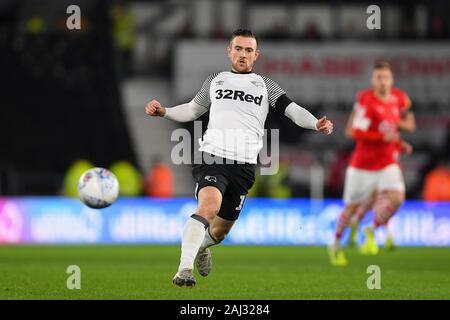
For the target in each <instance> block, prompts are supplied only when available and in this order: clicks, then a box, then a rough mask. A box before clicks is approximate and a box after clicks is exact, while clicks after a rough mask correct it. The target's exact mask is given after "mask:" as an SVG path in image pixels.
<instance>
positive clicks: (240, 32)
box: [230, 29, 258, 45]
mask: <svg viewBox="0 0 450 320" xmlns="http://www.w3.org/2000/svg"><path fill="white" fill-rule="evenodd" d="M236 37H246V38H253V39H255V40H256V45H258V39H257V38H256V35H255V34H254V33H253V32H252V31H251V30H249V29H236V30H234V31H233V33H232V34H231V39H230V43H231V42H232V41H233V39H234V38H236Z"/></svg>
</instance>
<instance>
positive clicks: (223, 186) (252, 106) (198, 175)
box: [146, 29, 333, 287]
mask: <svg viewBox="0 0 450 320" xmlns="http://www.w3.org/2000/svg"><path fill="white" fill-rule="evenodd" d="M227 54H228V57H229V59H230V62H231V70H230V71H223V72H219V73H214V74H212V75H210V76H209V77H207V79H206V80H205V82H204V83H203V86H202V88H201V89H200V91H199V92H198V93H197V95H196V96H195V97H194V99H193V100H191V101H190V102H188V103H185V104H182V105H178V106H175V107H172V108H165V107H163V106H162V105H161V104H160V102H158V101H156V100H152V101H150V102H149V103H148V104H147V107H146V113H147V114H149V115H151V116H160V117H164V118H166V119H170V120H174V121H178V122H187V121H193V120H195V119H197V118H198V117H200V116H201V115H202V114H204V113H205V112H207V111H209V112H210V113H209V123H208V128H207V130H206V132H205V134H204V136H203V138H202V139H200V149H199V150H200V151H201V152H202V158H203V159H204V160H203V161H202V163H201V164H197V165H194V166H193V171H192V173H193V176H194V178H195V180H196V182H197V184H196V189H195V195H196V197H197V200H198V208H197V211H196V213H195V214H193V215H192V216H191V217H190V218H189V219H188V221H187V222H186V224H185V227H184V230H183V235H182V243H181V258H180V264H179V267H178V272H177V273H176V274H175V276H174V278H173V279H172V282H173V283H174V284H176V285H178V286H186V287H192V286H194V285H195V283H196V280H195V277H194V273H193V269H194V261H195V262H196V266H197V270H198V272H199V273H200V275H202V276H207V275H208V274H209V273H210V271H211V265H212V260H211V251H210V250H209V249H208V248H209V247H210V246H213V245H216V244H218V243H220V242H221V241H222V240H223V239H224V238H225V236H226V235H227V234H228V233H229V231H230V230H231V228H232V226H233V224H234V222H235V221H236V220H237V219H238V217H239V213H240V211H241V209H242V207H243V204H244V201H245V197H246V195H247V193H248V190H249V189H250V188H251V187H252V185H253V183H254V179H255V164H256V163H257V157H258V153H259V151H260V150H261V149H262V146H263V143H262V136H263V134H264V123H265V121H266V117H267V113H268V112H269V109H270V108H274V109H278V111H281V112H284V114H285V115H286V116H287V117H289V118H290V119H291V120H292V121H293V122H294V123H296V124H297V125H298V126H300V127H303V128H306V129H311V130H317V131H320V132H322V133H324V134H327V135H328V134H331V133H332V131H333V124H332V122H331V121H330V120H328V119H327V118H326V117H322V118H321V119H320V120H318V119H317V118H316V117H314V116H313V115H312V114H311V113H310V112H308V111H307V110H306V109H304V108H302V107H300V106H299V105H297V104H296V103H295V102H293V101H292V100H291V99H289V98H288V96H287V95H286V92H285V91H284V90H283V89H281V88H280V86H279V85H278V84H277V83H275V82H274V81H272V80H271V79H269V78H267V77H265V76H262V75H259V74H256V73H254V72H253V71H252V69H253V65H254V63H255V61H256V60H257V59H258V56H259V50H258V42H257V39H256V37H255V35H254V34H253V33H252V32H251V31H250V30H245V29H238V30H236V31H234V32H233V34H232V37H231V41H230V44H229V46H228V48H227Z"/></svg>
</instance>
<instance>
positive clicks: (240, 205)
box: [236, 194, 245, 210]
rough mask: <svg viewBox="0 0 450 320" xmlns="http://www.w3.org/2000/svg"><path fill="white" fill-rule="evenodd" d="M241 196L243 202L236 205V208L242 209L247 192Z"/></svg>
mask: <svg viewBox="0 0 450 320" xmlns="http://www.w3.org/2000/svg"><path fill="white" fill-rule="evenodd" d="M240 198H241V202H240V203H239V206H237V207H236V210H242V207H243V206H244V201H245V194H243V195H242V196H240Z"/></svg>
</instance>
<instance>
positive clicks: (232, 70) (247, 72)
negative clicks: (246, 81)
mask: <svg viewBox="0 0 450 320" xmlns="http://www.w3.org/2000/svg"><path fill="white" fill-rule="evenodd" d="M231 72H233V73H238V74H249V73H253V71H252V70H250V71H242V72H241V71H237V70H236V69H234V68H231Z"/></svg>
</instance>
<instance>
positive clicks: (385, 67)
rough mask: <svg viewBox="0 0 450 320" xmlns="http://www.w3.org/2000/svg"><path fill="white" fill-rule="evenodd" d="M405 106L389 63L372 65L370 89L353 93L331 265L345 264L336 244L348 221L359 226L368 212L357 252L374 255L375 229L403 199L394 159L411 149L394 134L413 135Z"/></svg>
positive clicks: (407, 105)
mask: <svg viewBox="0 0 450 320" xmlns="http://www.w3.org/2000/svg"><path fill="white" fill-rule="evenodd" d="M410 107H411V102H410V99H409V97H408V96H407V94H406V93H405V92H403V91H402V90H400V89H397V88H394V87H393V72H392V67H391V65H390V63H389V62H387V61H382V60H380V61H377V62H376V63H375V65H374V70H373V73H372V88H371V89H366V90H362V91H360V92H359V93H358V95H357V101H356V104H355V107H354V110H353V112H352V114H351V116H350V119H349V125H348V128H347V132H348V133H350V134H351V137H352V138H353V139H354V140H355V141H356V147H355V149H354V151H353V154H352V157H351V160H350V164H349V167H348V168H347V171H346V175H345V184H344V203H345V207H344V210H343V211H342V213H341V215H340V216H339V219H338V224H337V227H336V233H335V239H334V241H333V242H332V243H331V244H330V246H329V256H330V261H331V264H333V265H336V266H345V265H346V264H347V260H346V258H345V255H344V252H343V251H342V249H341V246H340V239H341V236H342V234H343V232H344V230H345V228H346V227H347V226H348V225H349V224H350V222H351V220H352V218H355V219H356V222H358V221H361V219H362V218H363V217H364V214H365V213H366V212H367V211H369V210H370V209H371V208H373V210H374V213H375V215H374V221H373V224H372V225H370V226H368V227H366V228H365V229H364V234H365V236H366V239H365V242H364V244H363V245H362V247H361V253H363V254H377V253H378V245H377V243H376V241H375V237H374V231H375V229H376V228H378V227H379V226H381V225H386V224H387V223H388V221H389V219H390V218H391V217H392V216H393V215H394V213H395V212H396V211H397V210H398V208H399V207H400V206H401V204H402V203H403V201H404V200H405V183H404V180H403V175H402V171H401V168H400V165H399V157H400V154H402V153H405V154H410V153H411V152H412V146H411V145H410V144H409V143H407V142H406V141H404V140H402V139H401V137H400V130H404V131H407V132H413V131H414V130H415V118H414V114H413V113H412V112H411V111H410ZM350 128H351V129H350ZM390 239H391V240H390V241H392V238H390Z"/></svg>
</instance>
